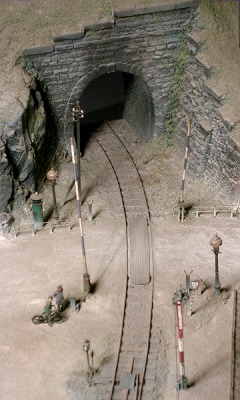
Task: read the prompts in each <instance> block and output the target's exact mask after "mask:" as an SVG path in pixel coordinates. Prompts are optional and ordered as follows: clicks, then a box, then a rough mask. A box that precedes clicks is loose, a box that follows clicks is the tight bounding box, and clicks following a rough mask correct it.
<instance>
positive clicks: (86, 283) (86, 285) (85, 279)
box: [71, 137, 91, 293]
mask: <svg viewBox="0 0 240 400" xmlns="http://www.w3.org/2000/svg"><path fill="white" fill-rule="evenodd" d="M71 153H72V163H73V169H74V179H75V189H76V199H77V210H78V222H79V228H80V235H81V245H82V255H83V260H84V274H83V287H84V291H86V292H87V293H88V292H89V291H90V286H91V283H90V275H89V273H88V269H87V259H86V252H85V243H84V235H83V225H82V213H81V201H80V195H79V185H78V179H77V167H76V159H75V153H74V144H73V138H72V137H71Z"/></svg>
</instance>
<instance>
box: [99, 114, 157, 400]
mask: <svg viewBox="0 0 240 400" xmlns="http://www.w3.org/2000/svg"><path fill="white" fill-rule="evenodd" d="M106 130H108V134H106ZM93 137H94V139H95V140H96V141H97V142H98V144H99V146H100V147H101V149H102V151H103V152H104V153H105V156H106V158H107V159H108V161H109V163H110V165H111V167H112V169H113V171H114V174H115V177H116V180H117V182H118V185H119V193H120V196H121V200H122V205H123V209H124V216H125V221H126V234H127V235H126V236H128V234H129V232H128V218H129V217H130V216H131V215H133V214H134V215H144V216H146V218H147V220H148V235H149V244H150V254H149V256H150V276H151V281H150V283H149V284H148V285H144V286H143V285H138V286H136V287H132V286H131V284H130V282H129V280H128V277H127V274H126V282H125V283H126V285H125V288H126V291H125V298H124V304H123V307H122V312H121V314H122V322H121V329H120V330H121V332H120V336H119V340H118V349H117V350H118V352H117V357H116V360H115V366H114V371H113V377H112V385H111V388H110V392H109V396H108V400H112V399H115V398H118V395H119V394H120V392H119V386H118V383H119V380H120V375H121V373H122V372H123V365H121V363H120V361H122V360H120V359H121V358H123V360H124V359H125V357H126V356H129V357H130V356H132V357H133V358H132V368H133V372H136V374H135V375H136V377H137V378H136V384H135V388H134V396H135V398H136V399H137V400H140V399H144V398H146V399H148V400H149V394H147V397H144V388H145V383H146V382H145V375H146V369H147V364H148V357H149V352H150V349H151V341H150V339H151V325H152V313H153V293H154V292H153V287H154V279H153V250H152V233H151V226H150V213H149V209H148V203H147V198H146V194H145V190H144V186H143V183H142V180H141V176H140V174H139V172H138V170H137V167H136V165H135V162H134V160H133V159H132V157H131V154H130V152H129V151H128V149H127V148H126V146H125V145H124V143H123V141H122V140H121V139H120V137H119V136H118V134H117V132H116V130H115V129H114V128H113V127H112V126H111V125H110V123H109V122H107V123H106V122H105V125H104V133H102V134H101V132H95V134H94V135H93ZM122 163H124V168H125V174H126V163H127V165H128V168H131V173H132V174H135V175H134V177H135V179H136V180H137V181H138V185H139V186H138V189H139V188H140V187H141V191H142V195H141V196H142V197H141V201H142V202H144V205H143V203H142V204H141V201H140V205H139V204H138V205H137V206H136V205H134V206H133V207H132V208H131V207H130V204H131V196H130V199H129V198H128V199H127V200H126V197H127V196H126V194H127V191H129V192H130V193H131V190H130V186H129V182H127V183H126V181H125V180H124V176H123V174H122V171H121V168H122V166H123V165H122ZM133 170H134V171H135V172H134V171H133ZM139 191H140V189H139ZM139 191H138V194H139ZM143 199H144V200H143ZM132 200H133V199H132ZM127 243H128V240H126V246H127V252H128V251H129V248H128V245H127ZM127 268H128V266H127ZM144 292H145V293H144ZM144 295H145V298H146V299H147V300H146V303H144V300H143V296H144ZM139 297H140V298H141V301H142V303H139ZM134 299H135V300H134ZM134 301H135V302H136V303H134ZM139 305H141V307H139ZM135 306H136V309H134V307H135ZM144 306H145V312H144V315H143V314H142V309H143V307H144ZM133 310H134V312H135V318H138V317H137V314H139V319H137V324H136V328H135V329H136V332H135V333H134V335H135V334H136V336H137V331H139V329H140V324H142V325H144V324H145V327H146V331H147V333H146V336H145V341H144V340H143V343H140V337H136V338H135V339H134V338H132V337H128V336H127V335H126V334H125V333H124V330H125V328H126V330H127V323H128V322H129V318H130V317H129V315H130V316H131V313H132V312H133ZM143 318H144V320H143ZM132 329H133V328H132ZM130 332H131V331H130ZM135 340H139V343H135ZM133 345H137V347H138V349H137V351H136V350H135V352H134V349H133V347H134V346H133ZM128 347H129V348H128ZM139 355H141V357H140V356H139ZM134 356H135V357H134ZM142 356H143V357H142ZM135 362H136V365H135ZM137 363H138V364H140V366H139V365H137ZM132 368H131V371H132ZM123 396H125V397H124V398H126V399H127V398H128V390H125V394H124V391H123Z"/></svg>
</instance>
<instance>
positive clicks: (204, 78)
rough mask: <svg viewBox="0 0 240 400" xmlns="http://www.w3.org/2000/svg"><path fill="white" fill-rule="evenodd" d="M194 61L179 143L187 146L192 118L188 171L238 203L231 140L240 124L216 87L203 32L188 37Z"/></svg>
mask: <svg viewBox="0 0 240 400" xmlns="http://www.w3.org/2000/svg"><path fill="white" fill-rule="evenodd" d="M188 41H189V49H190V57H189V60H188V63H187V71H186V75H185V80H184V85H183V88H182V96H181V100H180V113H179V127H178V130H177V132H178V134H179V135H178V137H177V139H178V141H179V143H180V145H181V147H182V148H184V146H186V139H187V122H188V118H189V117H190V116H191V117H192V132H191V136H190V145H189V159H188V170H189V172H190V173H191V174H192V175H195V176H196V177H203V176H205V177H206V178H207V180H208V182H210V183H211V184H212V185H213V187H214V188H216V189H217V190H218V191H219V193H220V194H222V196H223V197H224V198H225V199H226V200H227V201H228V202H229V204H231V203H234V202H235V201H236V199H234V190H235V185H236V184H237V183H238V180H239V163H240V153H239V148H238V146H237V145H236V143H235V142H234V141H233V140H232V139H231V131H232V130H233V129H234V127H235V126H236V125H237V124H238V123H239V121H234V120H232V119H231V117H230V116H229V115H228V114H226V112H225V109H224V98H225V95H226V93H221V92H220V91H219V89H218V88H217V87H216V84H214V85H213V83H212V79H211V78H212V77H213V76H214V73H215V72H214V68H213V66H211V65H209V64H208V62H207V60H206V58H205V56H204V53H203V52H202V51H201V49H202V45H203V40H202V38H201V29H195V30H194V31H193V32H192V33H190V34H188Z"/></svg>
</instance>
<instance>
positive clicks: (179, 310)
mask: <svg viewBox="0 0 240 400" xmlns="http://www.w3.org/2000/svg"><path fill="white" fill-rule="evenodd" d="M187 301H188V294H187V293H186V292H185V291H184V292H183V290H182V289H177V292H176V293H175V294H174V297H173V304H174V305H175V306H176V321H177V331H178V356H179V375H180V377H179V380H178V381H177V384H176V389H177V390H178V391H179V390H184V389H187V387H188V379H187V377H186V376H185V363H184V348H183V328H184V323H183V305H184V304H186V302H187Z"/></svg>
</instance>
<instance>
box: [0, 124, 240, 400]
mask: <svg viewBox="0 0 240 400" xmlns="http://www.w3.org/2000/svg"><path fill="white" fill-rule="evenodd" d="M119 124H120V125H121V127H122V129H123V127H125V133H128V146H129V149H130V151H131V154H133V156H134V158H135V161H136V163H137V165H138V167H139V169H140V172H141V175H142V179H143V182H144V184H145V185H146V191H147V195H148V199H149V202H150V211H151V214H152V229H153V243H154V262H155V291H156V299H157V300H156V301H157V304H156V306H157V308H158V310H159V318H160V321H161V329H160V331H159V343H160V347H159V368H158V385H157V387H158V390H159V392H158V393H157V394H156V397H153V398H156V399H163V400H172V399H174V398H175V396H176V391H175V384H176V381H177V377H176V342H175V339H176V338H175V335H176V330H175V319H174V307H173V305H172V297H173V294H174V292H175V290H176V288H177V287H179V286H180V285H182V287H184V286H185V272H184V271H186V272H187V273H190V271H191V270H193V272H192V275H191V277H192V279H203V280H204V281H206V283H207V289H206V291H205V292H204V293H203V294H202V296H197V295H196V297H195V300H194V304H193V315H192V316H191V317H187V316H186V312H187V306H186V307H185V311H184V319H185V335H184V345H185V363H186V376H187V378H188V380H189V382H190V383H191V385H192V386H191V387H190V388H189V389H188V390H186V391H182V392H181V393H180V399H181V400H190V399H193V398H194V400H200V399H201V400H202V399H204V400H205V399H212V400H215V399H216V400H217V399H221V400H225V399H228V398H229V391H230V367H231V330H232V310H233V304H232V297H233V296H232V289H233V288H234V287H237V286H238V284H239V267H238V263H239V257H238V246H239V226H238V218H233V219H230V217H229V215H226V214H222V215H221V214H219V215H218V216H217V217H216V218H213V216H212V215H201V216H200V217H199V218H196V217H195V216H194V215H192V214H189V215H188V216H187V217H186V219H185V220H184V222H182V223H178V222H177V215H176V209H177V208H176V205H177V202H178V196H179V187H180V186H181V179H182V168H180V166H182V165H183V159H184V154H179V152H178V153H177V152H176V149H175V147H174V146H173V147H171V148H167V147H166V146H165V144H164V141H163V140H159V141H158V142H155V143H152V144H141V143H138V141H137V140H136V138H134V137H133V136H132V135H131V134H130V132H129V128H128V127H127V125H126V124H125V123H124V122H122V121H119ZM123 131H124V129H123ZM123 136H125V134H124V132H123ZM96 151H97V150H96V147H95V145H94V144H91V142H89V144H88V146H87V148H86V150H85V153H84V156H83V158H82V178H83V180H82V189H83V198H84V203H83V207H82V208H83V220H84V224H83V227H84V236H85V244H86V254H87V265H88V269H89V273H90V277H91V282H92V283H93V284H94V292H93V293H92V294H90V295H89V296H88V297H87V299H86V301H85V302H82V304H81V308H80V312H79V313H74V312H72V311H71V310H70V309H69V310H67V311H66V312H65V316H66V318H67V321H66V322H65V323H63V324H60V325H54V326H53V327H52V328H49V327H48V326H47V325H46V324H44V325H40V326H35V325H33V324H32V322H31V317H32V316H33V315H34V314H37V313H41V312H42V309H43V306H44V303H45V301H46V299H47V297H48V295H49V294H51V293H53V291H54V290H55V288H56V285H57V284H59V283H61V284H62V285H63V288H64V294H65V296H66V297H68V296H77V297H81V295H82V292H83V282H82V281H83V258H82V254H81V243H80V233H79V228H78V224H77V212H76V200H75V198H74V189H72V191H71V192H70V194H69V196H68V201H67V203H66V204H65V206H61V204H62V202H63V200H64V198H65V196H66V192H67V191H68V188H69V186H70V185H71V182H72V176H73V171H72V165H71V163H67V162H64V163H63V164H62V165H61V166H60V168H59V178H58V181H57V185H56V192H57V200H58V207H59V210H60V213H61V217H70V218H71V226H72V229H71V230H70V231H68V229H67V228H66V227H61V228H57V229H55V231H54V233H52V234H50V230H49V227H48V226H46V227H45V228H44V230H42V231H39V232H37V234H36V236H32V235H31V233H30V232H27V231H26V232H22V233H20V234H19V236H18V237H17V238H15V237H14V236H12V235H6V234H3V233H2V234H1V236H0V248H1V269H0V282H1V293H2V301H1V327H2V328H1V330H0V343H1V345H0V360H1V362H0V375H1V376H2V377H3V379H1V381H0V395H1V398H2V399H4V400H15V399H18V400H26V399H33V398H34V399H35V400H42V399H43V398H47V399H50V400H51V399H55V398H57V399H59V400H66V399H69V400H77V399H81V400H85V399H86V400H87V399H88V400H89V399H100V398H101V397H100V393H102V392H104V390H105V389H106V388H107V385H103V384H102V385H96V386H93V387H88V385H87V380H86V371H87V360H86V354H85V353H84V351H83V349H82V346H83V342H84V340H85V339H86V338H87V339H89V340H90V343H91V349H93V350H94V366H95V367H96V368H98V370H99V375H98V376H97V379H99V380H103V381H104V382H105V383H106V381H107V379H109V378H110V377H111V368H112V362H113V360H114V357H115V355H116V347H117V342H118V330H119V326H120V321H119V319H118V309H119V302H120V301H121V298H122V293H123V291H124V288H123V284H122V282H123V281H124V280H123V279H121V277H123V273H124V265H123V263H124V259H125V256H126V254H125V252H126V249H125V226H124V224H123V222H122V221H121V220H120V219H119V217H116V216H115V215H114V208H113V207H112V204H113V203H114V197H111V193H112V196H113V192H114V191H111V190H109V188H111V185H112V181H111V176H110V175H109V174H108V168H107V166H106V165H105V164H104V162H103V163H101V168H99V159H98V158H97V157H96V153H95V152H96ZM109 179H110V180H109ZM107 188H108V189H107ZM43 195H44V213H45V215H49V214H50V211H51V187H50V186H49V185H48V184H46V185H45V186H44V188H43ZM185 195H186V203H189V204H194V205H196V204H200V205H201V204H203V203H204V204H208V205H210V206H213V204H218V202H220V199H219V198H218V194H217V193H214V190H213V189H212V188H209V186H208V185H207V184H206V182H204V180H201V181H199V180H195V179H194V178H190V175H189V174H187V181H186V194H185ZM87 201H88V202H90V201H93V216H94V219H93V221H92V222H90V221H87V219H86V216H87V210H88V206H87ZM221 201H222V200H221ZM18 211H20V210H18ZM15 214H16V211H15ZM18 217H19V220H20V222H23V221H24V223H27V222H28V221H30V220H31V212H30V211H29V209H28V207H27V206H26V207H25V210H23V211H22V212H18ZM216 232H217V233H218V234H219V235H220V236H221V237H222V240H223V246H222V248H221V251H222V254H220V255H219V264H220V280H221V283H222V287H223V289H224V290H223V295H222V296H220V297H216V296H213V294H212V293H213V290H212V285H213V282H214V256H213V253H212V252H211V247H210V244H209V241H210V238H211V237H212V236H213V235H214V234H215V233H216ZM226 291H227V292H226ZM105 398H107V397H105Z"/></svg>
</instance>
